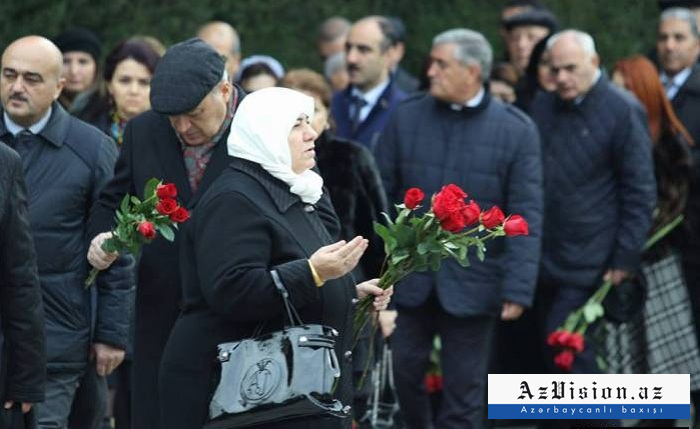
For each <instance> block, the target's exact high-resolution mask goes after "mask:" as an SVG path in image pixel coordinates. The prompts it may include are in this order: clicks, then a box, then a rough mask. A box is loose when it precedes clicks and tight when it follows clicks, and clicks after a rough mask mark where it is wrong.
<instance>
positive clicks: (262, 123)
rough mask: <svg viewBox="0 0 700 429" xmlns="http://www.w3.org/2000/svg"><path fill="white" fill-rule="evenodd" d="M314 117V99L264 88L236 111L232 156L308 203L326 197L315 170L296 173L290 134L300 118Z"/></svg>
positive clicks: (232, 135) (230, 140)
mask: <svg viewBox="0 0 700 429" xmlns="http://www.w3.org/2000/svg"><path fill="white" fill-rule="evenodd" d="M302 113H304V114H306V115H307V116H308V117H309V119H311V118H313V115H314V99H313V98H311V97H309V96H308V95H304V94H302V93H300V92H297V91H294V90H291V89H287V88H277V87H273V88H264V89H260V90H258V91H255V92H253V93H251V94H248V95H247V96H246V97H245V98H244V99H243V101H242V102H241V104H240V105H239V106H238V109H237V110H236V114H235V116H234V117H233V123H232V124H231V132H230V133H229V136H228V142H227V147H228V153H229V155H231V156H235V157H237V158H243V159H247V160H249V161H252V162H255V163H258V164H260V165H261V166H262V168H264V169H265V170H266V171H267V172H268V173H270V174H271V175H272V176H274V177H276V178H278V179H280V180H281V181H283V182H285V183H286V184H287V185H289V190H290V192H292V193H293V194H296V195H298V196H299V197H300V198H301V200H302V201H304V202H305V203H310V204H314V203H316V201H318V200H319V198H321V195H322V193H323V179H321V176H319V175H318V174H316V173H315V172H314V171H312V170H306V171H305V172H303V173H302V174H296V173H295V172H294V171H292V156H291V153H290V151H289V141H288V140H287V138H288V137H289V133H290V132H291V131H292V127H293V126H294V124H295V123H296V120H297V118H298V117H299V115H300V114H302Z"/></svg>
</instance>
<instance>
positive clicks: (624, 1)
mask: <svg viewBox="0 0 700 429" xmlns="http://www.w3.org/2000/svg"><path fill="white" fill-rule="evenodd" d="M505 3H506V0H459V1H458V0H352V1H339V0H305V1H299V0H22V1H17V0H15V1H10V0H2V1H0V17H2V19H1V22H2V26H0V44H1V46H2V47H3V48H4V46H5V45H7V43H9V42H10V41H12V40H14V39H15V38H17V37H20V36H23V35H27V34H40V35H44V36H47V37H51V36H55V35H56V34H58V33H59V32H60V31H61V30H63V29H65V28H67V27H70V26H75V25H80V26H85V27H88V28H90V29H92V30H94V31H95V32H96V33H97V34H98V35H99V36H100V37H101V38H102V40H103V41H104V43H105V49H104V52H105V53H106V52H107V51H108V50H109V49H110V48H111V47H113V46H114V45H115V44H116V43H117V42H119V41H120V40H122V39H124V38H126V37H129V36H131V35H135V34H144V35H152V36H155V37H157V38H158V39H160V40H161V41H163V43H165V44H166V45H167V44H171V43H173V42H177V41H180V40H183V39H186V38H188V37H190V36H191V35H193V34H194V33H195V31H196V30H197V28H198V27H199V26H200V25H201V24H202V23H204V22H206V21H208V20H212V19H222V20H225V21H228V22H230V23H231V24H232V25H233V26H234V27H236V29H237V30H238V31H239V33H240V35H241V39H242V45H243V55H244V56H245V55H251V54H257V53H265V54H269V55H272V56H274V57H276V58H278V59H279V60H280V61H281V62H282V63H283V64H284V66H285V67H287V68H289V67H303V66H309V67H312V68H315V69H319V68H320V67H321V63H320V61H319V59H318V55H317V53H316V48H315V44H314V39H315V36H316V29H317V27H318V24H319V23H320V22H321V21H322V20H323V19H325V18H327V17H329V16H332V15H342V16H345V17H347V18H349V19H350V20H355V19H357V18H360V17H362V16H365V15H370V14H383V15H395V16H398V17H400V18H402V19H403V20H404V22H405V23H406V26H407V28H408V52H407V55H406V58H405V60H404V64H405V66H406V67H407V68H408V69H409V70H412V71H413V72H414V73H417V72H418V71H419V70H420V67H421V63H422V59H423V58H424V56H425V55H426V54H427V52H428V51H429V48H430V42H431V39H432V37H433V36H434V35H435V34H437V33H439V32H441V31H443V30H446V29H449V28H454V27H467V28H471V29H474V30H477V31H480V32H482V33H484V35H485V36H486V37H487V38H488V39H489V40H490V41H491V43H492V44H493V47H494V52H495V53H496V58H498V57H499V56H500V53H501V52H502V50H503V47H502V45H501V41H500V38H499V37H498V13H499V10H500V8H501V7H502V6H503V5H504V4H505ZM543 3H545V4H546V5H547V6H548V7H549V8H550V9H551V10H552V11H553V12H554V13H555V14H556V15H557V16H558V17H559V19H560V21H561V23H562V25H563V26H564V27H575V28H579V29H582V30H585V31H588V32H590V33H591V34H592V35H593V37H594V38H595V40H596V43H597V46H598V51H599V52H600V53H601V56H602V60H603V63H604V64H611V63H612V62H613V61H615V60H616V59H617V58H620V57H623V56H627V55H630V54H633V53H646V52H647V51H648V50H649V49H650V48H651V47H652V46H653V42H654V31H655V27H656V19H657V16H658V9H657V6H656V4H657V2H656V0H543Z"/></svg>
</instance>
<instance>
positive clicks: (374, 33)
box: [331, 16, 406, 151]
mask: <svg viewBox="0 0 700 429" xmlns="http://www.w3.org/2000/svg"><path fill="white" fill-rule="evenodd" d="M393 31H394V26H393V25H392V24H391V22H390V21H389V20H388V19H387V18H385V17H382V16H369V17H366V18H363V19H361V20H359V21H357V22H356V23H355V24H353V26H352V27H351V29H350V33H349V34H348V38H347V41H346V42H345V61H346V67H347V69H348V75H349V78H350V85H348V87H347V89H345V90H343V91H340V92H337V93H335V94H334V95H333V100H332V102H331V114H332V115H333V119H334V120H335V125H336V135H337V136H338V137H342V138H346V139H349V140H354V141H357V142H359V143H362V144H363V145H365V146H366V147H368V148H369V149H370V150H372V151H374V150H375V149H376V147H377V146H378V144H379V140H380V138H379V136H380V134H381V132H382V130H383V129H384V127H385V126H386V123H387V121H388V119H389V115H390V114H391V112H392V111H393V110H394V108H396V105H397V104H398V103H399V102H400V101H401V100H403V99H404V98H405V97H406V95H405V94H404V92H403V91H401V90H400V89H399V88H398V87H397V86H396V84H395V83H394V82H393V81H392V80H391V76H390V69H391V67H392V66H393V65H394V61H393V52H394V51H393V48H392V43H393V41H392V38H391V37H392V36H391V34H393Z"/></svg>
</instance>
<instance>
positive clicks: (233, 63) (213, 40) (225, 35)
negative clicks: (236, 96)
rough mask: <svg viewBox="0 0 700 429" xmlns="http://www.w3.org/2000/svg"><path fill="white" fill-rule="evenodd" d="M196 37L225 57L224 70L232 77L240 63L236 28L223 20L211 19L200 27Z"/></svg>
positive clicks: (239, 43)
mask: <svg viewBox="0 0 700 429" xmlns="http://www.w3.org/2000/svg"><path fill="white" fill-rule="evenodd" d="M197 37H199V38H200V39H202V40H204V41H205V42H207V43H209V45H211V47H212V48H214V50H215V51H216V52H218V53H219V54H220V55H223V56H225V57H226V71H227V72H228V75H229V78H230V79H233V78H234V76H236V72H238V67H239V66H240V65H241V40H240V39H239V38H238V32H236V29H235V28H233V27H232V26H231V25H230V24H228V23H226V22H223V21H211V22H208V23H206V24H204V25H203V26H202V27H200V29H199V31H197Z"/></svg>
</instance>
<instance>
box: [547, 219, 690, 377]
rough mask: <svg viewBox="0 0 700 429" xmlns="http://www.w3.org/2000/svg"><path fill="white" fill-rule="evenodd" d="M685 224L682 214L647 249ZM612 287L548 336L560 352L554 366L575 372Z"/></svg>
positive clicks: (597, 293)
mask: <svg viewBox="0 0 700 429" xmlns="http://www.w3.org/2000/svg"><path fill="white" fill-rule="evenodd" d="M682 221H683V216H682V215H679V216H678V217H676V218H675V219H674V220H672V221H671V222H669V223H668V224H666V225H664V226H663V227H661V228H659V229H658V230H657V231H656V232H655V233H654V234H653V235H652V236H651V237H649V239H648V240H647V241H646V243H644V250H648V249H650V248H651V247H652V246H653V245H654V244H656V243H657V242H658V241H659V240H661V239H662V238H663V237H665V236H666V235H667V234H668V233H669V232H671V230H673V228H675V227H676V226H678V225H679V224H680V223H681V222H682ZM612 287H613V283H612V282H611V281H609V280H606V281H604V282H603V284H601V285H600V287H598V289H597V290H596V291H595V292H594V293H593V295H591V297H590V298H588V300H587V301H586V302H585V303H584V304H583V305H582V306H581V307H579V308H577V309H576V310H574V311H573V312H572V313H571V314H569V315H568V316H567V318H566V320H564V323H563V324H562V325H561V326H559V328H557V330H555V331H554V332H552V333H550V334H549V335H548V336H547V345H549V346H550V347H554V348H556V349H558V350H559V353H557V354H556V355H555V356H554V365H556V366H557V368H559V369H561V370H562V371H567V372H568V371H571V366H572V365H573V363H574V360H575V359H576V355H577V354H578V353H581V352H582V351H583V350H584V349H585V347H586V341H585V340H584V336H585V335H586V331H587V330H588V327H589V326H590V325H592V324H593V323H595V322H596V321H597V320H598V319H600V318H601V317H603V316H604V315H605V310H604V308H603V300H605V297H606V296H608V292H610V289H611V288H612ZM598 366H599V367H602V366H603V364H602V363H601V362H600V361H599V362H598Z"/></svg>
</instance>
